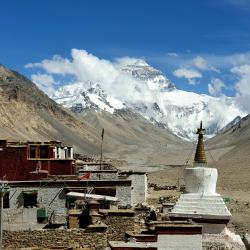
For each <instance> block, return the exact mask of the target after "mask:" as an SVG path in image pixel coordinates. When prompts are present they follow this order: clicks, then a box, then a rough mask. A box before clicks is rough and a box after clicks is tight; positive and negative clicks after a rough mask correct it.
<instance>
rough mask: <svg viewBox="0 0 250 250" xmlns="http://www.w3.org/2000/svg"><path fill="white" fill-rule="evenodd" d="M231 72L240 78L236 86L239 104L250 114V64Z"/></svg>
mask: <svg viewBox="0 0 250 250" xmlns="http://www.w3.org/2000/svg"><path fill="white" fill-rule="evenodd" d="M231 72H232V73H234V74H236V75H237V76H238V81H237V82H236V84H235V89H236V91H237V93H236V98H237V101H238V103H239V104H240V105H241V106H242V107H243V108H244V109H245V110H246V111H247V112H248V113H249V112H250V101H249V100H250V64H245V65H241V66H237V67H234V68H232V69H231Z"/></svg>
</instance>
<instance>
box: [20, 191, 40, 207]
mask: <svg viewBox="0 0 250 250" xmlns="http://www.w3.org/2000/svg"><path fill="white" fill-rule="evenodd" d="M23 206H24V207H36V206H37V191H25V192H23Z"/></svg>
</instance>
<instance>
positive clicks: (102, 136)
mask: <svg viewBox="0 0 250 250" xmlns="http://www.w3.org/2000/svg"><path fill="white" fill-rule="evenodd" d="M103 138H104V128H103V129H102V135H101V158H100V170H102V157H103V155H102V144H103Z"/></svg>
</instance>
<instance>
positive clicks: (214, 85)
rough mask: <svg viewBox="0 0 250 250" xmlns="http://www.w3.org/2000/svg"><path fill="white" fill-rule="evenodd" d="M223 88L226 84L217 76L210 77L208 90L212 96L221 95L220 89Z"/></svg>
mask: <svg viewBox="0 0 250 250" xmlns="http://www.w3.org/2000/svg"><path fill="white" fill-rule="evenodd" d="M223 88H226V85H225V83H224V82H223V81H222V80H220V79H218V78H214V79H212V80H211V83H209V84H208V92H209V93H210V94H211V95H212V96H219V95H221V91H222V89H223Z"/></svg>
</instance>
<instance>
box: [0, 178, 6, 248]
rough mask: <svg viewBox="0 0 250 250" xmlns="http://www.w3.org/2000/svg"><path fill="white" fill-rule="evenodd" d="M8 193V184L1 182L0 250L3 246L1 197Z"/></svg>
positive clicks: (1, 203) (0, 202) (1, 201)
mask: <svg viewBox="0 0 250 250" xmlns="http://www.w3.org/2000/svg"><path fill="white" fill-rule="evenodd" d="M6 192H8V184H7V182H6V181H1V185H0V250H2V245H3V197H4V194H5V193H6Z"/></svg>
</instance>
